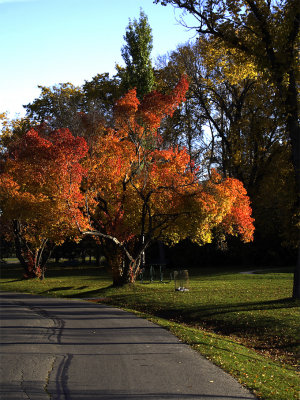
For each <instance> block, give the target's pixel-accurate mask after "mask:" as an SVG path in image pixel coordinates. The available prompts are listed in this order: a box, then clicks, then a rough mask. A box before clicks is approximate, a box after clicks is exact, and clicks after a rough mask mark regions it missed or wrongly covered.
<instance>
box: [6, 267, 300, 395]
mask: <svg viewBox="0 0 300 400" xmlns="http://www.w3.org/2000/svg"><path fill="white" fill-rule="evenodd" d="M286 271H288V270H284V271H283V272H282V271H281V272H271V271H265V272H264V273H259V274H253V275H245V274H239V273H237V272H236V271H226V270H224V269H223V270H221V269H218V270H212V269H210V270H201V271H197V273H196V272H195V273H194V274H193V272H192V271H190V274H192V276H191V279H190V283H189V289H190V291H189V292H185V293H181V292H175V291H174V285H173V283H167V282H166V283H164V284H161V283H151V284H150V283H145V284H141V283H137V284H136V285H133V286H130V285H129V286H126V287H123V288H112V287H110V284H111V281H110V279H109V277H108V276H107V275H106V274H105V273H104V271H103V270H101V269H98V268H91V267H82V268H79V267H76V268H67V267H60V268H53V267H52V268H50V269H49V271H47V276H48V277H47V278H46V279H45V280H44V281H38V280H29V281H26V280H22V279H20V277H21V274H22V271H21V270H20V268H19V267H18V266H13V265H7V266H4V267H2V273H1V275H2V276H1V289H2V290H6V291H18V292H26V293H34V294H40V295H44V296H56V297H82V298H84V297H86V298H88V297H89V298H95V299H96V300H93V301H103V302H105V303H109V304H111V305H115V306H119V307H122V308H125V309H128V310H130V311H134V312H136V313H138V314H139V315H141V316H144V317H146V318H148V319H151V320H152V321H153V322H155V323H157V324H159V325H161V326H163V327H165V328H166V329H169V330H170V331H171V332H172V333H174V334H175V335H177V336H178V337H179V338H180V339H181V340H182V341H184V342H186V343H188V344H190V345H191V346H192V347H193V348H195V349H196V350H197V351H200V352H201V354H203V355H204V356H205V357H207V358H209V359H210V360H212V361H213V362H214V363H215V364H217V365H219V366H220V367H222V368H223V369H224V370H225V371H227V372H229V373H230V374H231V375H233V376H234V377H235V378H237V379H238V380H239V381H240V382H241V383H242V384H243V385H245V386H247V387H248V388H249V389H251V390H252V391H253V392H254V393H255V394H256V395H258V396H259V397H261V398H263V399H268V400H290V399H291V400H292V399H298V398H299V397H298V396H299V375H298V374H297V369H296V365H295V364H296V352H297V342H296V341H297V335H298V336H299V331H298V323H299V308H298V307H297V306H299V303H297V302H294V301H292V300H291V299H290V295H291V291H292V274H291V273H288V272H286ZM193 275H194V276H193ZM97 299H98V300H97ZM101 299H102V300H101ZM103 299H104V300H103Z"/></svg>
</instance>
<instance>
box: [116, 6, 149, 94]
mask: <svg viewBox="0 0 300 400" xmlns="http://www.w3.org/2000/svg"><path fill="white" fill-rule="evenodd" d="M124 40H125V42H126V44H125V45H124V46H123V47H122V57H123V59H124V61H125V64H126V67H125V68H124V69H122V68H121V67H119V66H117V69H118V75H119V76H120V78H121V82H122V85H123V87H124V92H126V91H128V90H129V89H132V88H134V87H135V88H136V89H137V97H138V98H139V99H140V100H141V99H142V98H143V97H144V95H145V94H147V93H149V92H151V90H152V89H153V86H154V74H153V68H152V63H151V58H150V54H151V51H152V47H153V45H152V30H151V27H150V25H149V23H148V18H147V16H146V15H145V13H144V12H143V11H141V12H140V19H139V20H138V21H137V20H136V19H135V20H134V21H133V22H131V20H129V25H128V27H127V28H126V33H125V35H124Z"/></svg>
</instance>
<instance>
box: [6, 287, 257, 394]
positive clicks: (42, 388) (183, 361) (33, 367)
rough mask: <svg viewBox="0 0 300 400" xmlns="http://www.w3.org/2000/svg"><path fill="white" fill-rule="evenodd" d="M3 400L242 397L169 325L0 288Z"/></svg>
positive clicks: (230, 381)
mask: <svg viewBox="0 0 300 400" xmlns="http://www.w3.org/2000/svg"><path fill="white" fill-rule="evenodd" d="M0 300H1V301H0V303H1V321H2V323H1V359H0V361H1V372H0V374H1V376H0V378H1V382H0V383H1V390H0V399H1V400H28V399H30V400H49V399H51V400H79V399H80V400H96V399H113V400H117V399H118V400H119V399H120V400H124V399H129V400H154V399H156V400H157V399H169V400H170V399H172V400H175V399H176V400H186V399H188V400H191V399H197V400H199V399H205V400H207V399H209V400H225V399H226V400H233V399H234V400H244V399H245V400H246V399H254V398H255V397H254V396H253V395H251V394H250V393H249V392H248V391H246V390H245V389H244V388H243V387H241V386H240V385H239V384H238V383H237V382H236V381H235V380H234V379H233V378H232V377H231V376H229V375H227V374H226V373H224V372H223V371H222V370H220V369H219V368H217V367H215V366H214V365H213V364H212V363H210V362H209V361H207V360H206V359H204V358H203V357H201V356H200V355H199V354H198V353H196V352H195V351H193V350H192V349H191V348H190V347H188V346H187V345H185V344H183V343H181V342H180V341H179V340H178V339H177V338H176V337H174V336H173V335H172V334H170V333H169V332H167V331H166V330H164V329H162V328H160V327H158V326H156V325H154V324H152V323H150V322H149V321H147V320H144V319H141V318H138V317H136V316H135V315H132V314H130V313H127V312H124V311H122V310H119V309H116V308H112V307H108V306H105V305H99V304H93V303H88V302H86V301H82V300H66V299H63V300H62V299H55V298H44V297H39V296H33V295H24V294H14V293H3V292H1V293H0Z"/></svg>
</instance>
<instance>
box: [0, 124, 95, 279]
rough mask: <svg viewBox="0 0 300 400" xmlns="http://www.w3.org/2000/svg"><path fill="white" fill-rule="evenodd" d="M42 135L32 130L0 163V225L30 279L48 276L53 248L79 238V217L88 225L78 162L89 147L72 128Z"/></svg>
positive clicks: (9, 149)
mask: <svg viewBox="0 0 300 400" xmlns="http://www.w3.org/2000/svg"><path fill="white" fill-rule="evenodd" d="M42 136H43V135H42V132H41V133H39V132H38V131H36V130H33V129H32V130H30V131H29V132H27V133H26V134H25V135H24V136H22V137H21V138H20V139H18V140H16V141H15V142H13V143H11V144H10V145H9V146H8V149H7V151H6V153H4V154H3V155H2V156H1V164H0V209H1V214H2V215H1V222H2V226H5V227H6V228H7V230H6V232H7V235H10V236H11V238H13V239H14V241H15V247H16V254H17V257H18V258H19V260H20V262H21V264H22V266H23V267H24V269H25V277H35V276H39V277H44V272H45V265H46V261H47V258H48V256H49V251H50V250H51V248H52V247H53V245H54V244H59V243H62V242H63V241H64V240H65V239H66V238H67V237H70V238H76V236H78V229H77V225H76V223H75V219H74V218H76V221H80V223H81V224H82V225H83V226H84V220H83V217H82V214H81V212H80V211H79V208H80V207H82V206H83V200H84V199H83V196H82V194H81V192H80V183H81V180H82V174H83V168H82V166H81V165H80V163H79V161H80V160H81V158H82V157H84V156H85V154H86V152H87V145H86V142H85V140H84V139H82V138H74V137H73V136H72V134H71V133H70V132H69V131H68V130H67V129H65V130H58V131H55V132H52V133H51V134H50V135H47V137H42Z"/></svg>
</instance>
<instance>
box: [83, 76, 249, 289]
mask: <svg viewBox="0 0 300 400" xmlns="http://www.w3.org/2000/svg"><path fill="white" fill-rule="evenodd" d="M187 88H188V82H187V79H186V78H185V77H182V78H181V80H180V81H179V83H178V85H177V86H176V87H175V89H174V90H173V91H172V92H171V93H170V94H165V95H163V94H160V93H157V92H152V93H150V94H148V95H146V96H145V97H144V99H143V101H142V102H141V103H140V102H139V100H138V99H137V97H136V91H135V90H134V89H133V90H130V91H129V92H128V93H127V94H126V95H125V96H124V97H123V98H121V99H120V100H119V101H118V102H117V104H116V107H115V119H114V121H115V123H114V127H113V128H111V127H105V126H104V127H103V134H101V135H98V137H97V138H96V139H95V140H94V143H93V145H92V148H91V151H90V152H89V156H88V158H87V160H86V162H85V169H86V170H87V171H88V172H87V175H86V178H85V180H84V182H83V184H82V190H83V193H84V196H85V211H84V212H85V214H86V215H87V219H88V223H89V229H88V230H87V229H86V228H85V227H84V226H82V225H81V223H80V221H79V220H78V221H77V225H78V227H79V229H80V231H81V233H82V234H84V235H95V236H98V237H99V238H100V240H102V242H104V243H105V247H106V249H107V258H108V262H109V268H110V271H111V272H112V276H113V283H114V285H122V284H124V283H133V282H135V280H136V278H137V276H138V274H139V272H140V268H141V263H142V258H143V254H144V251H145V250H146V248H147V247H148V246H149V244H150V242H151V241H152V240H153V239H159V240H161V241H164V242H165V243H168V244H175V243H177V242H179V241H180V240H182V239H184V238H187V237H189V238H190V239H192V240H193V241H195V242H197V243H198V244H200V245H201V244H204V243H207V242H210V241H211V240H212V238H213V236H214V235H216V234H218V235H219V234H231V235H239V236H240V237H241V239H242V240H244V241H250V240H252V236H253V231H254V227H253V219H252V218H251V208H250V203H249V198H248V197H247V194H246V191H245V189H244V187H243V185H242V183H241V182H239V181H237V180H235V179H229V178H227V179H225V180H224V179H222V178H221V176H220V175H218V173H217V172H215V171H213V172H212V177H211V179H209V180H208V181H206V182H204V183H201V182H199V180H198V178H197V170H196V169H195V168H193V167H192V163H191V160H190V157H189V155H188V153H187V151H186V150H185V149H179V148H164V146H163V143H162V142H161V137H160V135H159V133H158V128H159V127H160V124H161V121H162V120H163V118H165V117H166V116H172V114H173V112H174V110H175V109H176V108H177V107H178V106H179V105H180V104H181V102H182V101H184V96H185V93H186V91H187Z"/></svg>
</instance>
